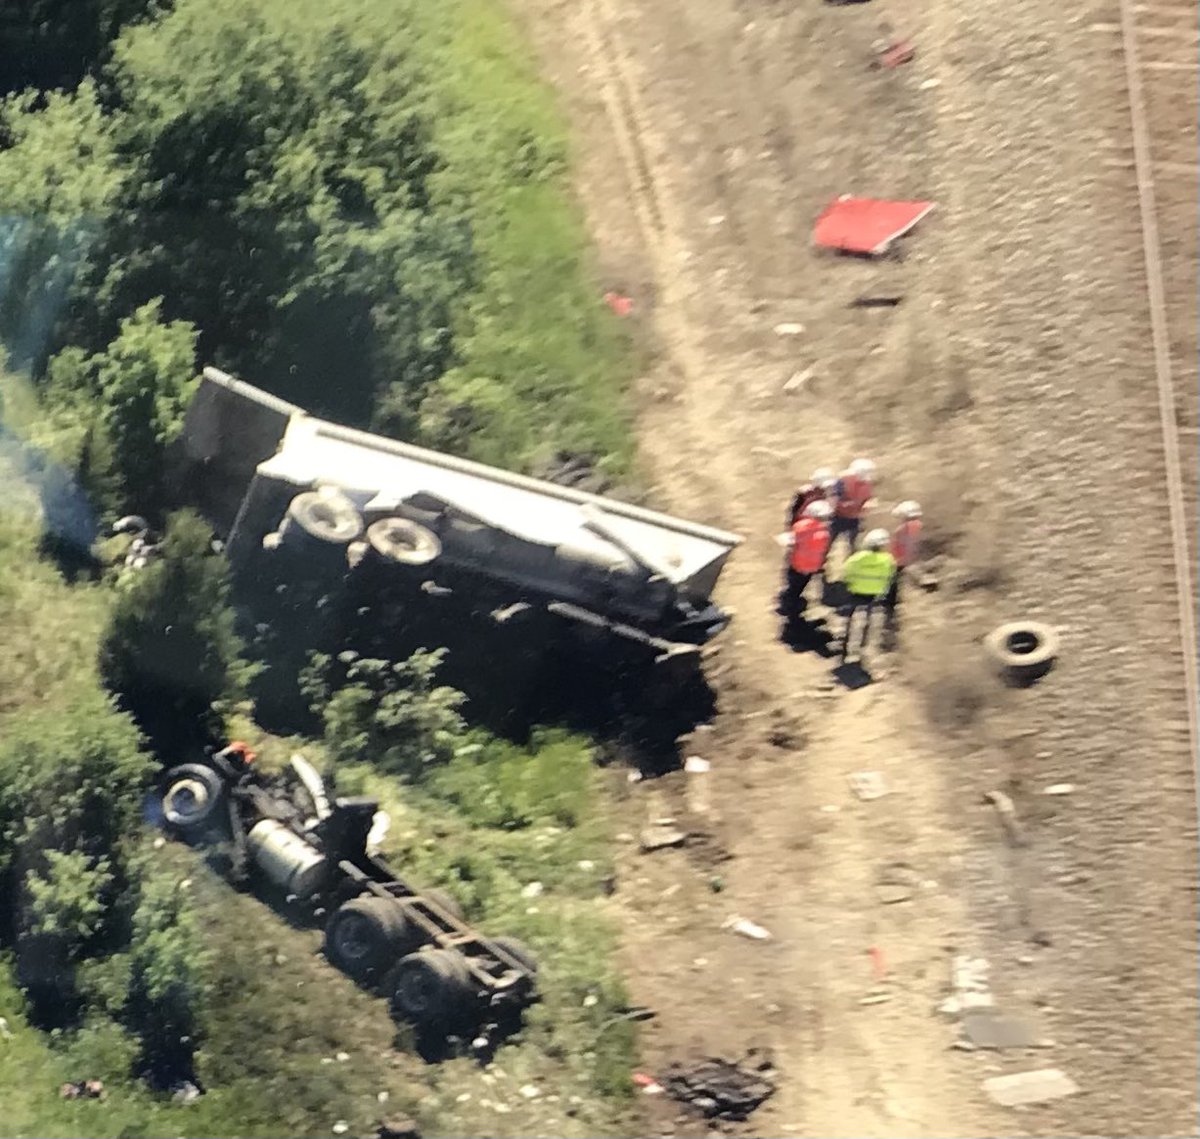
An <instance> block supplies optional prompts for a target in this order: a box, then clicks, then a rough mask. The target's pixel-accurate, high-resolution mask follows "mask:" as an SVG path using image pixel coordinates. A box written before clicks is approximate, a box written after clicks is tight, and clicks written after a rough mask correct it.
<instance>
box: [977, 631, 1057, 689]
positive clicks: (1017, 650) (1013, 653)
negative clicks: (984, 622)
mask: <svg viewBox="0 0 1200 1139" xmlns="http://www.w3.org/2000/svg"><path fill="white" fill-rule="evenodd" d="M985 645H986V647H987V651H988V653H989V655H990V656H991V658H992V659H993V660H994V661H995V662H996V664H998V665H999V666H1000V668H1001V670H1002V671H1003V672H1004V674H1005V675H1006V676H1007V677H1008V679H1009V680H1011V681H1013V682H1014V683H1016V684H1032V683H1033V682H1034V681H1035V680H1040V679H1041V678H1042V677H1043V676H1045V675H1046V673H1048V672H1049V671H1050V669H1051V668H1052V667H1053V666H1054V661H1055V658H1056V657H1057V656H1058V648H1059V636H1058V633H1057V631H1056V630H1054V629H1052V628H1051V627H1050V626H1049V625H1044V624H1042V623H1041V622H1040V621H1012V622H1009V623H1008V624H1006V625H1000V626H999V627H997V628H996V629H993V630H992V632H991V633H989V634H988V637H987V640H986V642H985Z"/></svg>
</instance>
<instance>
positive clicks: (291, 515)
mask: <svg viewBox="0 0 1200 1139" xmlns="http://www.w3.org/2000/svg"><path fill="white" fill-rule="evenodd" d="M293 531H299V533H298V534H296V537H301V536H303V537H304V538H306V539H308V540H310V541H316V542H321V543H325V544H328V545H331V546H345V545H348V544H349V543H350V542H353V541H354V539H355V538H357V537H358V536H359V534H361V533H362V517H361V515H360V514H359V513H358V507H357V506H355V505H354V503H353V502H351V501H350V499H349V498H347V497H346V496H345V495H344V494H342V493H341V491H337V490H330V489H325V490H310V491H305V492H304V493H303V494H298V495H296V497H295V498H293V499H292V501H291V502H290V503H289V504H288V508H287V513H286V514H285V515H284V518H283V521H282V522H281V523H280V525H279V533H280V534H281V535H282V536H283V539H284V540H285V541H289V540H290V539H291V538H292V534H293Z"/></svg>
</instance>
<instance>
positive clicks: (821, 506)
mask: <svg viewBox="0 0 1200 1139" xmlns="http://www.w3.org/2000/svg"><path fill="white" fill-rule="evenodd" d="M832 513H833V510H832V508H831V507H830V505H829V503H827V502H824V501H822V500H818V501H816V502H810V503H809V504H808V505H807V506H806V507H805V508H804V513H803V514H802V515H801V516H800V517H799V518H797V519H796V521H795V523H794V524H793V525H792V534H791V543H790V546H789V548H788V556H787V565H786V569H785V574H784V579H785V580H784V588H783V605H782V612H783V615H784V617H785V618H786V619H787V620H788V621H789V622H791V621H795V620H797V619H798V618H799V616H800V614H801V613H802V612H803V611H804V609H805V607H806V606H807V604H808V603H807V602H806V601H805V599H804V591H805V589H807V588H808V583H809V582H810V581H811V580H812V579H813V575H814V574H817V573H820V572H821V569H822V567H823V566H824V565H825V553H826V551H827V550H828V549H829V518H830V516H831V515H832Z"/></svg>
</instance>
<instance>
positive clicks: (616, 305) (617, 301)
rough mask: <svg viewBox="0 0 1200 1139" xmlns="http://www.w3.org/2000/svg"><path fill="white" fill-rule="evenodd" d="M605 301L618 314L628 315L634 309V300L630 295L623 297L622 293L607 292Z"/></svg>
mask: <svg viewBox="0 0 1200 1139" xmlns="http://www.w3.org/2000/svg"><path fill="white" fill-rule="evenodd" d="M604 303H605V304H606V305H608V307H609V308H610V309H612V310H613V312H615V313H616V314H617V316H628V315H629V314H630V313H631V312H632V311H633V301H632V300H630V299H629V297H623V296H621V294H620V293H605V294H604Z"/></svg>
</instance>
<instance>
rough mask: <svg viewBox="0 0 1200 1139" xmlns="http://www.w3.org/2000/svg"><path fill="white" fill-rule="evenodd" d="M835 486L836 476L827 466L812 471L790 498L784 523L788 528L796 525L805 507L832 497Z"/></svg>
mask: <svg viewBox="0 0 1200 1139" xmlns="http://www.w3.org/2000/svg"><path fill="white" fill-rule="evenodd" d="M836 486H837V476H836V475H835V474H834V473H833V471H831V470H830V469H829V468H828V467H818V468H817V469H816V470H815V471H813V473H812V477H811V478H810V479H809V480H808V482H806V483H805V484H804V485H803V486H802V487H801V488H800V489H799V490H798V491H796V493H795V495H794V496H793V498H792V504H791V506H789V507H788V515H787V520H786V522H785V525H786V526H787V527H788V529H789V530H790V529H791V528H792V527H793V526H795V525H796V523H797V521H799V519H800V518H801V517H802V516H803V515H804V511H805V509H806V507H808V506H810V505H811V504H812V503H814V502H826V501H829V500H830V499H831V498H832V497H833V491H834V488H835V487H836Z"/></svg>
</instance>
